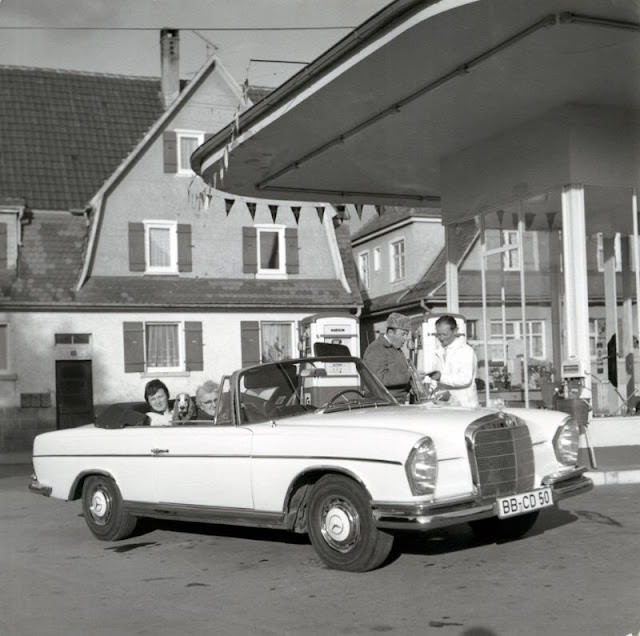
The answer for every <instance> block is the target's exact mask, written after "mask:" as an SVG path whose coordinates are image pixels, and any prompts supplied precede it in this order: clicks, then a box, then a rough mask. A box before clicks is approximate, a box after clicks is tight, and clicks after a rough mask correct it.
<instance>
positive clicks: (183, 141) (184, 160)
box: [180, 136, 198, 170]
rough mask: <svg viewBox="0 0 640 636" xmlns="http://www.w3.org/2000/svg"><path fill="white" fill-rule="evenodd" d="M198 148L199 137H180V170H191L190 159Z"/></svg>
mask: <svg viewBox="0 0 640 636" xmlns="http://www.w3.org/2000/svg"><path fill="white" fill-rule="evenodd" d="M197 147H198V138H197V137H185V136H181V137H180V169H181V170H191V166H190V163H189V161H190V159H191V155H192V154H193V151H194V150H195V149H196V148H197Z"/></svg>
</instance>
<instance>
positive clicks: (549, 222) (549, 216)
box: [547, 212, 556, 230]
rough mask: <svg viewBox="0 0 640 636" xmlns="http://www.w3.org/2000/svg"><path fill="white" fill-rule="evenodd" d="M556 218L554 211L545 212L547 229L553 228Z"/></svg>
mask: <svg viewBox="0 0 640 636" xmlns="http://www.w3.org/2000/svg"><path fill="white" fill-rule="evenodd" d="M555 220H556V213H555V212H547V225H548V226H549V229H550V230H551V229H553V223H554V221H555Z"/></svg>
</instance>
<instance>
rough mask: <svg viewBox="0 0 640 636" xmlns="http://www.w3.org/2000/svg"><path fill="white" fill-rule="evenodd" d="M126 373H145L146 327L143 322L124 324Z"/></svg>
mask: <svg viewBox="0 0 640 636" xmlns="http://www.w3.org/2000/svg"><path fill="white" fill-rule="evenodd" d="M122 327H123V342H124V372H125V373H135V372H136V371H144V325H143V324H142V323H141V322H124V323H122Z"/></svg>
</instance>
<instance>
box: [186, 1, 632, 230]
mask: <svg viewBox="0 0 640 636" xmlns="http://www.w3.org/2000/svg"><path fill="white" fill-rule="evenodd" d="M639 13H640V5H639V4H638V3H637V2H636V0H609V1H603V0H580V2H579V3H576V2H571V1H570V0H536V1H535V2H531V1H530V0H471V1H465V0H440V1H436V2H433V1H428V0H420V1H416V0H396V2H393V3H391V4H390V5H388V6H387V7H386V8H385V9H383V10H382V11H380V12H379V13H377V14H376V15H374V16H373V17H372V18H371V19H370V20H368V21H367V22H365V23H364V24H363V25H361V26H360V27H358V28H357V29H355V30H354V31H353V32H352V33H351V34H350V35H348V36H347V37H345V38H344V39H343V40H342V41H340V42H339V43H338V44H336V45H335V46H334V47H332V48H331V49H329V50H328V51H327V52H326V53H325V54H323V55H322V56H320V57H319V58H318V59H316V60H315V61H314V62H312V63H311V64H310V65H309V66H307V67H306V68H305V69H304V70H302V71H301V72H299V73H298V74H297V75H295V76H293V77H292V78H291V79H290V80H289V81H288V82H286V83H285V84H283V85H282V86H280V87H279V88H277V89H276V90H275V91H274V92H273V93H271V94H270V95H268V96H267V97H266V98H265V99H263V100H262V101H260V102H259V103H257V104H256V105H255V106H253V107H252V108H251V109H249V110H248V111H246V112H245V113H243V114H242V115H241V117H240V119H239V122H238V123H239V126H236V125H235V124H234V125H231V126H229V127H227V128H226V129H223V130H222V131H221V132H219V133H218V134H216V135H215V136H213V137H212V138H210V139H209V140H208V141H207V142H206V143H205V144H204V145H203V146H201V147H200V148H198V149H197V150H196V152H195V153H194V155H193V156H192V166H193V168H194V170H195V171H196V173H198V174H200V175H201V176H202V177H203V179H204V180H205V181H206V182H207V183H208V184H210V185H213V186H214V187H218V188H220V189H223V190H225V191H228V192H233V193H235V194H238V195H244V196H248V197H260V198H272V199H283V200H297V201H325V202H339V203H348V202H353V203H375V204H384V203H388V204H395V205H411V206H425V207H442V212H443V217H444V219H445V221H446V220H447V218H449V219H452V218H462V217H469V216H472V215H473V214H477V213H481V212H483V211H487V210H490V209H491V206H493V205H494V204H496V205H497V204H504V203H505V202H506V203H507V204H508V203H509V201H510V200H514V201H515V200H517V199H520V200H522V199H523V198H524V199H531V200H532V201H533V202H534V203H535V204H536V205H537V211H540V212H542V211H549V210H551V211H553V210H557V209H558V208H557V206H558V200H557V198H556V200H554V197H553V196H551V197H549V196H547V199H546V200H547V201H548V208H547V209H546V210H545V209H544V204H541V203H540V201H541V200H542V199H541V198H540V197H539V196H538V198H536V196H537V195H540V194H541V193H545V192H546V193H548V192H549V191H550V190H552V189H553V188H557V187H561V186H562V185H563V184H566V183H582V184H584V185H586V186H589V187H592V188H594V190H593V197H591V200H592V201H594V202H597V200H598V198H600V199H602V200H603V202H604V201H606V202H607V205H608V206H609V208H608V209H609V210H610V209H611V204H612V201H613V200H614V199H615V196H614V197H613V198H612V196H611V192H610V191H609V190H608V188H613V189H615V191H616V192H618V193H619V192H620V188H630V187H635V184H637V183H638V181H639V177H640V171H639V168H638V166H639V165H640V161H639V157H640V152H639V148H640V126H638V123H640V120H639V119H638V117H639V115H638V113H639V112H640V15H639ZM602 189H605V191H604V193H603V191H602ZM618 196H621V195H620V194H618ZM622 198H623V199H624V200H626V199H627V196H626V195H624V196H623V197H622ZM596 205H597V204H596ZM623 207H624V206H623ZM592 212H594V211H592ZM625 214H628V212H625ZM595 216H597V214H596V215H595ZM609 218H610V217H609Z"/></svg>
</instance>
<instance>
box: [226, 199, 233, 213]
mask: <svg viewBox="0 0 640 636" xmlns="http://www.w3.org/2000/svg"><path fill="white" fill-rule="evenodd" d="M234 201H235V199H225V200H224V209H225V212H226V213H227V216H229V212H231V208H232V207H233V203H234Z"/></svg>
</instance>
